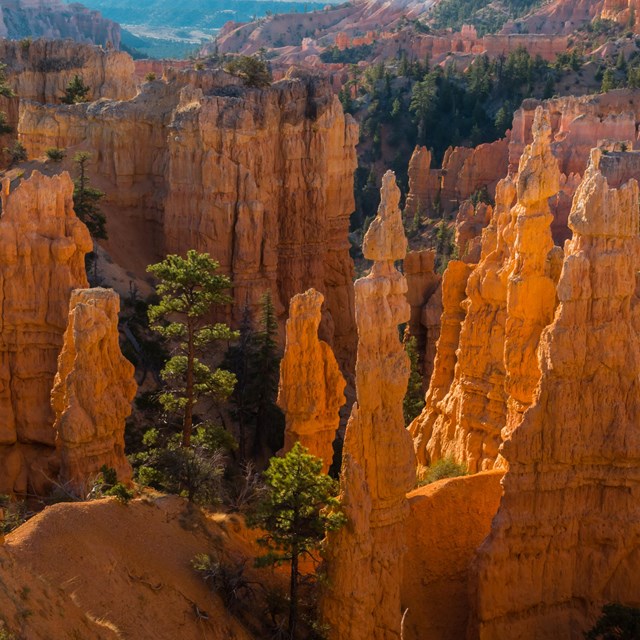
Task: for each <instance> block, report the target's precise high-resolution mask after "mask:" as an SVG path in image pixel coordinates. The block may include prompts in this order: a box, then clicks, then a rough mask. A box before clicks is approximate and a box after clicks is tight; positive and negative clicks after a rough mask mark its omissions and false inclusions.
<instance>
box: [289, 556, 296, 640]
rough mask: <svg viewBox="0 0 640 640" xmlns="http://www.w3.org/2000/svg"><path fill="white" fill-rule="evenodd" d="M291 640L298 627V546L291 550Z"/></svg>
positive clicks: (293, 638)
mask: <svg viewBox="0 0 640 640" xmlns="http://www.w3.org/2000/svg"><path fill="white" fill-rule="evenodd" d="M289 596H290V598H291V600H290V602H289V640H295V637H296V627H297V626H298V546H297V545H294V546H293V549H292V550H291V589H290V594H289Z"/></svg>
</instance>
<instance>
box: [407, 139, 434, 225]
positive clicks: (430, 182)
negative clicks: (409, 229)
mask: <svg viewBox="0 0 640 640" xmlns="http://www.w3.org/2000/svg"><path fill="white" fill-rule="evenodd" d="M408 174H409V193H408V194H407V201H406V203H405V208H404V217H405V218H406V219H407V220H408V221H409V220H413V218H414V216H415V215H416V212H417V213H418V214H419V215H420V216H421V217H423V218H424V217H425V216H426V215H427V214H429V213H430V212H431V211H432V210H433V206H434V202H435V201H436V197H437V196H438V192H439V191H440V178H439V177H438V175H437V172H436V171H434V170H432V169H431V152H430V151H429V149H427V148H426V147H416V148H415V149H414V151H413V154H412V155H411V160H409V169H408Z"/></svg>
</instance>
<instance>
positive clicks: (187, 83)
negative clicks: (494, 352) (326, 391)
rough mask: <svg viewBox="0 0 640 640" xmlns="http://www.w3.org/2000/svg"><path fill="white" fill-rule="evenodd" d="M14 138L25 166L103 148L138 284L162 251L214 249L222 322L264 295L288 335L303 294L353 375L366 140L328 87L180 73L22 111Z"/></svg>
mask: <svg viewBox="0 0 640 640" xmlns="http://www.w3.org/2000/svg"><path fill="white" fill-rule="evenodd" d="M20 135H21V138H22V140H23V142H24V144H25V146H26V148H27V149H28V151H29V153H30V155H39V154H41V153H43V152H44V150H45V149H46V148H47V147H51V146H57V147H64V148H67V149H69V154H70V155H72V150H71V148H72V147H74V148H77V147H78V146H80V147H81V148H84V147H87V148H89V149H93V150H99V151H98V152H97V153H94V158H93V160H92V165H91V167H90V173H91V174H92V179H94V180H95V184H96V185H97V186H99V187H100V188H102V190H103V191H105V192H106V193H107V198H106V199H105V200H106V202H105V210H106V212H107V220H108V224H107V226H108V232H109V237H110V240H109V242H108V243H107V248H108V250H109V252H110V255H111V256H112V258H113V259H114V261H115V262H117V263H118V264H119V265H120V266H122V267H123V268H125V269H127V270H130V271H133V272H134V273H135V274H137V275H138V276H139V277H141V278H142V277H145V268H146V265H147V264H149V263H150V262H154V261H157V260H158V259H159V258H160V257H161V256H162V255H163V254H164V253H166V252H174V253H181V252H184V251H186V250H187V249H193V248H195V249H197V250H199V251H206V252H208V253H210V254H211V255H212V256H213V257H215V258H216V260H218V261H219V262H220V266H221V269H222V270H223V272H225V273H226V274H228V275H230V276H232V278H233V281H234V289H233V296H234V302H235V304H234V305H233V306H232V307H230V308H229V310H228V316H229V317H227V318H226V319H227V320H229V321H231V322H233V323H235V324H236V325H237V324H239V322H240V320H241V318H242V314H243V310H244V308H245V307H246V306H248V307H249V308H250V310H251V311H255V312H256V313H257V312H258V311H259V308H260V299H261V297H262V295H263V294H264V293H265V292H267V291H270V292H271V293H272V294H273V300H274V304H275V307H276V311H277V313H278V316H279V319H280V321H281V324H282V325H284V320H285V319H286V311H287V308H288V305H289V300H290V299H291V298H292V297H293V296H294V295H295V294H297V293H301V292H303V291H306V290H307V289H308V288H309V287H313V288H315V289H316V290H318V291H321V292H322V293H323V295H324V296H325V305H326V312H325V313H324V314H323V321H322V324H321V332H322V336H323V338H324V339H326V340H327V342H329V343H330V344H331V345H332V346H333V348H334V352H335V354H336V358H337V359H338V362H339V363H340V365H341V367H342V368H343V370H344V371H345V372H346V373H348V374H349V373H350V374H351V375H352V373H353V367H354V360H355V350H356V345H355V341H356V339H355V318H354V310H353V283H352V280H353V263H352V260H351V258H350V256H349V240H348V228H349V216H350V214H351V213H352V211H353V209H354V200H353V171H354V169H355V167H356V164H357V162H356V153H355V145H356V142H357V137H358V136H357V125H356V124H355V122H354V120H353V119H352V118H351V116H349V115H345V114H344V113H343V111H342V107H341V105H340V101H339V100H338V98H337V96H335V95H334V94H333V91H332V89H331V86H330V84H329V83H328V82H326V81H323V80H321V79H318V78H315V77H311V76H305V75H301V76H300V77H290V78H288V79H286V80H282V81H280V82H276V83H274V84H273V85H272V86H271V87H269V88H266V89H264V90H256V89H250V88H246V87H243V86H241V82H240V80H239V79H238V78H235V77H233V76H230V75H228V74H225V73H222V72H208V71H195V70H190V71H184V72H180V73H175V74H173V75H168V77H167V82H162V81H155V82H148V83H145V84H144V85H143V87H142V89H141V92H140V94H139V95H137V96H136V97H135V98H133V99H132V100H129V101H125V102H117V101H111V100H102V101H98V102H95V103H91V104H83V105H75V106H73V107H66V106H64V107H60V106H51V105H47V106H44V105H37V104H34V103H25V104H23V105H22V107H21V118H20ZM132 140H135V141H136V144H131V141H132ZM110 208H113V211H114V214H113V215H109V209H110ZM116 212H117V213H116Z"/></svg>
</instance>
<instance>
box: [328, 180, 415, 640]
mask: <svg viewBox="0 0 640 640" xmlns="http://www.w3.org/2000/svg"><path fill="white" fill-rule="evenodd" d="M399 201H400V190H399V189H398V187H397V186H396V182H395V176H394V174H393V173H392V172H391V171H388V172H387V173H386V174H385V175H384V177H383V180H382V189H381V202H380V207H379V209H378V215H377V217H376V218H375V220H374V221H373V222H372V223H371V226H370V227H369V230H368V231H367V234H366V236H365V239H364V244H363V252H364V256H365V258H368V259H369V260H373V261H374V264H373V267H372V269H371V272H370V273H369V275H368V276H366V277H364V278H360V279H359V280H358V281H356V284H355V292H356V323H357V326H358V357H357V361H356V393H357V403H356V404H354V406H353V409H352V412H351V417H350V419H349V423H348V425H347V432H346V436H345V443H344V450H343V463H342V476H341V490H342V499H343V506H344V509H345V513H346V515H347V518H348V522H347V525H346V526H345V527H344V528H343V529H342V530H340V531H339V532H338V533H337V534H335V535H333V536H331V537H330V538H329V541H328V549H327V572H328V573H327V577H328V587H327V591H326V594H325V598H324V602H323V614H324V619H325V621H326V622H327V623H328V625H329V627H330V629H331V631H330V637H331V638H334V639H336V640H337V639H338V638H339V639H340V640H365V639H367V640H370V639H371V638H375V639H377V640H391V639H392V638H393V639H396V638H399V637H400V621H401V611H400V586H401V582H402V559H403V556H404V554H405V551H406V542H405V539H404V523H405V520H406V518H407V515H408V510H409V507H408V503H407V498H406V493H407V491H409V489H411V488H412V487H413V484H414V480H415V466H414V455H413V449H412V446H411V438H410V436H409V433H408V432H407V431H406V429H405V428H404V418H403V413H402V399H403V397H404V394H405V391H406V388H407V382H408V379H409V359H408V357H407V355H406V354H405V352H404V349H403V347H402V343H401V342H400V339H399V333H398V325H400V324H402V323H403V322H408V321H409V317H410V307H409V304H408V303H407V300H406V297H405V295H406V292H407V283H406V280H405V277H404V276H403V275H402V274H401V273H400V272H399V271H398V270H397V269H396V268H395V266H394V262H395V261H396V260H402V259H403V258H404V256H405V254H406V251H407V240H406V238H405V235H404V229H403V226H402V215H401V213H400V209H399V208H398V203H399Z"/></svg>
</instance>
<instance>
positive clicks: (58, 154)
mask: <svg viewBox="0 0 640 640" xmlns="http://www.w3.org/2000/svg"><path fill="white" fill-rule="evenodd" d="M45 153H46V154H47V158H49V160H51V162H62V160H64V157H65V156H66V155H67V154H66V153H65V150H64V149H59V148H58V147H49V148H48V149H47V150H46V151H45Z"/></svg>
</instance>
